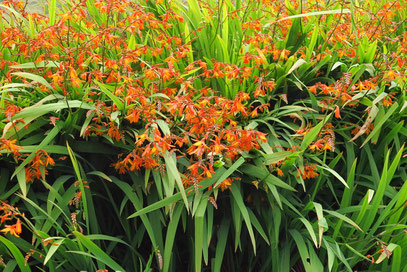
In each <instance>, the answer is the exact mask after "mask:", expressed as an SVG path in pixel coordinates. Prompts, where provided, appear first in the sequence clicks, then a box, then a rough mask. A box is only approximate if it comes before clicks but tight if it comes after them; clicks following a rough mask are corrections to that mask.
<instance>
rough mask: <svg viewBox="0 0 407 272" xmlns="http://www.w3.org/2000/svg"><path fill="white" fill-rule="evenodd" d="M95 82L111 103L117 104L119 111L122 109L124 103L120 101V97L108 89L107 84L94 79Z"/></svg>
mask: <svg viewBox="0 0 407 272" xmlns="http://www.w3.org/2000/svg"><path fill="white" fill-rule="evenodd" d="M95 83H96V84H97V85H99V87H100V90H101V91H102V92H103V93H104V94H105V95H107V96H108V97H109V98H110V99H112V101H113V103H114V104H115V105H116V106H117V108H118V109H119V110H120V111H123V110H124V104H123V102H122V101H120V98H118V97H117V96H115V95H114V94H113V93H112V92H111V91H110V90H109V86H108V85H106V84H103V83H100V82H98V81H96V80H95Z"/></svg>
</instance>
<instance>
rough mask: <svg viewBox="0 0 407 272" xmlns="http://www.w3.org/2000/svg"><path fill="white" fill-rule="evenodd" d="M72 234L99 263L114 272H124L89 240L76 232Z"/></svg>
mask: <svg viewBox="0 0 407 272" xmlns="http://www.w3.org/2000/svg"><path fill="white" fill-rule="evenodd" d="M73 234H74V235H75V236H76V238H78V240H79V241H80V242H81V243H82V244H83V245H84V246H85V247H86V248H87V249H88V250H89V251H90V252H91V253H92V255H93V256H94V257H95V258H96V259H97V260H99V261H100V262H102V263H104V264H106V265H107V266H109V267H110V268H112V269H113V270H115V271H123V272H124V271H125V270H124V268H123V267H121V266H120V265H119V264H118V263H116V262H115V261H113V259H112V258H110V257H109V255H107V254H106V253H105V252H104V251H103V250H102V249H101V248H100V247H98V246H97V245H96V244H95V243H94V242H92V241H91V240H90V239H89V238H87V237H86V236H85V235H83V234H82V233H80V232H78V231H74V232H73Z"/></svg>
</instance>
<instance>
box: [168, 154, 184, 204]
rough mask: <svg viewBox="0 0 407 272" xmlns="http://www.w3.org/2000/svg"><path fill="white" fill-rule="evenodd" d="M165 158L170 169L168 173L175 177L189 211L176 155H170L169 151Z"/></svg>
mask: <svg viewBox="0 0 407 272" xmlns="http://www.w3.org/2000/svg"><path fill="white" fill-rule="evenodd" d="M174 155H175V154H174ZM164 160H165V165H166V169H167V170H168V172H167V173H168V175H169V176H172V177H173V178H175V181H176V183H177V186H178V189H179V192H180V193H181V197H182V199H183V200H184V203H185V208H186V209H187V211H189V205H188V200H187V195H186V194H185V190H184V185H183V184H182V180H181V176H180V174H179V172H178V169H177V164H176V159H175V156H170V154H169V153H168V151H167V152H166V154H165V156H164Z"/></svg>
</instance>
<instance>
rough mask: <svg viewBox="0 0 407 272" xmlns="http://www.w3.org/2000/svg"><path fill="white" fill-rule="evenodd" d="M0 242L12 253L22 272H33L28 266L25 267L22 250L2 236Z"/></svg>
mask: <svg viewBox="0 0 407 272" xmlns="http://www.w3.org/2000/svg"><path fill="white" fill-rule="evenodd" d="M0 242H2V243H3V244H4V245H5V246H6V247H7V248H8V249H9V250H10V252H11V255H12V256H13V257H14V259H15V260H16V261H17V264H18V267H19V268H20V271H21V272H29V271H31V269H30V267H29V266H28V265H25V261H24V257H23V254H21V252H20V250H19V249H18V248H17V247H16V246H15V245H14V243H12V242H10V240H8V239H7V238H5V237H3V236H2V235H0Z"/></svg>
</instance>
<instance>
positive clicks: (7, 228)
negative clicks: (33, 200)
mask: <svg viewBox="0 0 407 272" xmlns="http://www.w3.org/2000/svg"><path fill="white" fill-rule="evenodd" d="M0 203H1V205H0V212H1V214H0V226H1V225H3V223H5V222H7V221H14V220H16V222H15V223H14V224H10V225H7V224H5V225H4V227H3V228H2V229H1V230H0V232H3V233H4V234H7V233H10V234H11V235H14V236H16V237H20V236H19V235H20V234H21V232H22V226H21V221H20V218H19V216H24V215H23V214H20V212H19V211H18V209H17V208H15V207H14V206H12V205H9V204H7V203H6V202H4V201H1V202H0Z"/></svg>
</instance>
